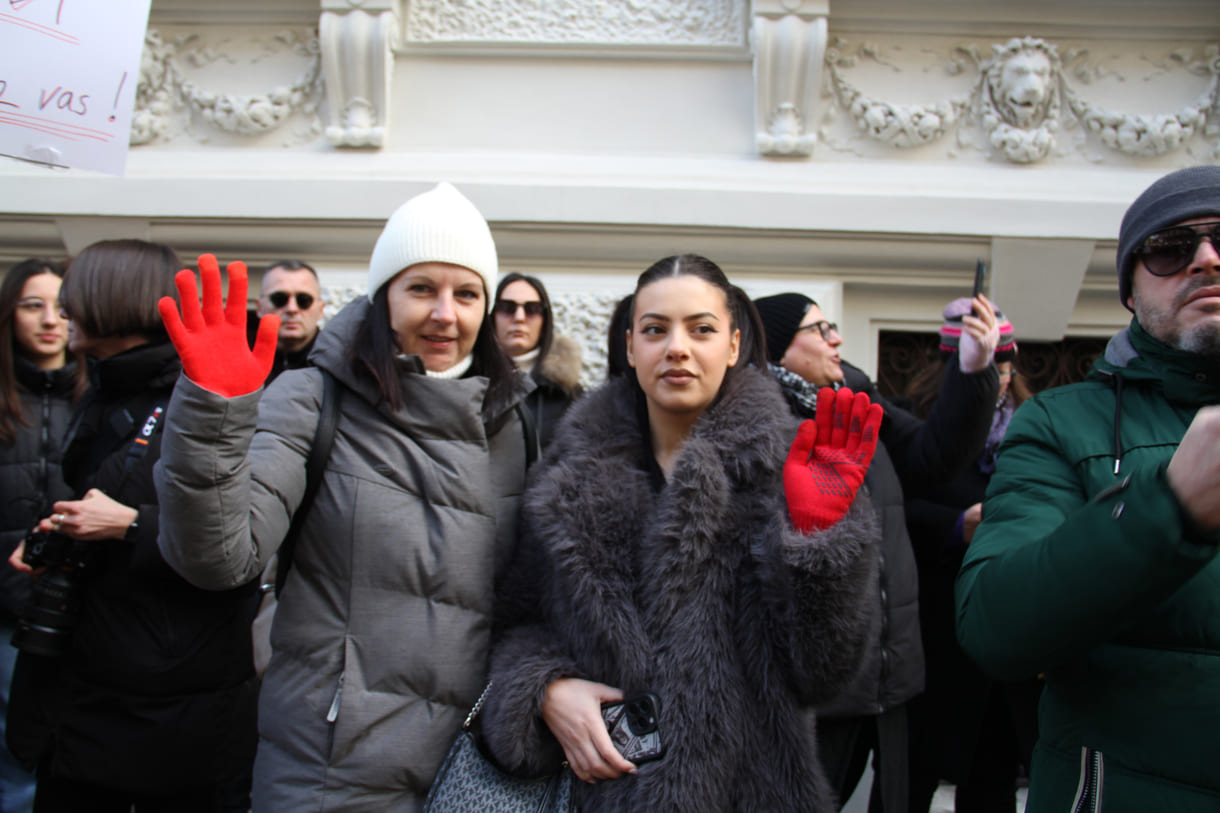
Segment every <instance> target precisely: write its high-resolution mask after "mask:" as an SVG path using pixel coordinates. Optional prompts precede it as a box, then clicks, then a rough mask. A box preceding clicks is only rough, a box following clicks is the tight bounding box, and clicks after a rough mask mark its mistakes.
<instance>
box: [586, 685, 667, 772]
mask: <svg viewBox="0 0 1220 813" xmlns="http://www.w3.org/2000/svg"><path fill="white" fill-rule="evenodd" d="M660 718H661V699H660V698H659V697H657V696H656V695H655V694H642V695H639V696H638V697H632V698H628V699H627V700H623V701H621V702H617V703H604V704H602V719H603V720H605V721H606V730H607V731H609V732H610V739H611V740H613V741H614V747H615V748H617V749H618V752H619V753H620V754H622V755H623V758H624V759H626V760H628V761H629V762H633V763H635V764H636V765H639V764H640V763H641V762H648V761H650V760H654V759H660V758H661V757H662V756H664V755H665V745H664V743H662V742H661V731H660V727H659V725H660Z"/></svg>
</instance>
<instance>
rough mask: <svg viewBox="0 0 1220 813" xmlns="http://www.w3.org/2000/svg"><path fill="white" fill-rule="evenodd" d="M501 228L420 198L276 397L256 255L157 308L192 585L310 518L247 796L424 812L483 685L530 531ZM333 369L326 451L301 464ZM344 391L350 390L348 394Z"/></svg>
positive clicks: (169, 448)
mask: <svg viewBox="0 0 1220 813" xmlns="http://www.w3.org/2000/svg"><path fill="white" fill-rule="evenodd" d="M497 265H498V263H497V258H496V249H495V244H494V242H493V240H492V236H491V230H490V229H489V228H488V225H487V222H486V221H485V220H484V219H483V216H482V215H481V214H480V213H479V212H478V210H477V209H476V208H475V207H474V205H473V204H472V203H471V202H470V201H469V200H467V199H466V198H465V197H464V196H462V195H461V194H460V193H459V192H458V191H457V190H456V189H454V188H453V187H452V186H450V185H449V184H440V185H439V186H437V187H436V188H435V189H432V190H431V191H429V192H425V193H424V194H421V195H418V196H416V197H414V198H412V199H411V200H408V201H407V202H406V203H404V204H403V205H402V206H401V207H399V209H398V210H397V211H396V212H395V213H394V214H393V215H391V217H390V219H389V220H388V221H387V223H386V225H385V228H384V230H383V231H382V233H381V236H380V237H379V238H378V240H377V244H376V246H375V247H374V249H373V254H372V257H371V260H370V263H369V275H368V294H367V297H360V298H359V299H357V300H355V301H353V302H351V303H349V304H348V305H347V306H345V307H344V308H343V310H342V311H340V312H339V313H338V314H337V315H336V316H335V317H334V318H333V319H331V320H330V321H329V322H328V323H327V325H326V330H324V331H322V333H321V334H320V335H319V337H318V341H317V344H316V345H315V346H314V351H313V355H312V356H311V360H312V361H313V363H314V367H312V368H306V369H301V370H288V371H286V372H284V373H283V374H282V375H281V376H279V377H278V378H276V380H275V381H274V382H273V383H272V385H271V386H270V387H269V388H268V389H267V390H266V391H263V390H262V389H261V385H262V382H263V379H264V377H265V376H266V371H267V366H268V365H269V364H270V362H271V355H272V353H273V352H274V347H275V332H276V327H277V326H276V320H275V319H274V317H270V316H268V317H264V322H263V324H262V325H261V326H260V332H259V338H258V341H257V342H256V344H255V348H254V351H253V352H251V350H250V348H249V346H248V345H247V343H246V339H245V291H246V288H245V285H246V274H245V267H244V266H243V265H242V264H240V263H232V264H230V265H229V268H228V271H229V301H228V306H227V309H226V308H223V307H222V305H221V295H220V273H219V269H218V267H217V265H216V261H215V258H213V257H210V256H205V257H202V258H200V270H201V272H202V275H203V302H202V308H201V307H200V305H199V302H198V300H197V299H196V296H195V284H194V280H193V279H192V278H191V275H190V274H189V272H184V273H182V274H180V275H179V290H180V292H181V294H182V315H181V316H179V314H178V310H177V307H176V306H175V305H174V303H173V302H172V301H168V300H167V301H166V302H163V303H162V313H163V315H164V316H165V319H166V325H167V326H168V327H169V328H170V334H171V336H173V340H174V342H175V344H176V345H177V346H178V347H179V349H180V351H181V353H182V359H183V366H184V372H185V374H186V375H185V378H183V379H182V380H181V381H180V383H179V385H178V389H177V390H176V391H175V393H174V400H173V402H172V404H171V406H170V410H169V424H168V428H167V430H166V438H165V450H164V454H163V457H162V466H161V468H159V469H158V481H157V488H158V491H159V492H160V494H161V496H162V502H161V531H162V538H161V546H162V550H163V551H164V552H165V554H166V556H167V558H168V559H169V560H170V561H171V562H172V563H173V564H174V567H176V568H178V569H179V571H180V572H182V573H183V574H184V575H186V576H187V577H188V578H190V579H191V580H192V581H193V582H194V583H196V584H198V585H200V586H203V587H208V588H213V589H220V588H224V587H231V586H234V585H238V584H242V583H244V582H246V581H248V580H249V579H253V578H256V577H257V576H258V575H259V573H261V572H262V570H263V568H264V567H265V566H266V563H267V561H268V559H270V557H271V556H272V554H274V553H276V551H277V549H279V550H280V554H281V555H283V553H284V549H280V544H281V542H282V541H283V540H284V537H285V534H286V533H287V531H288V529H289V527H290V526H291V524H292V522H293V517H294V516H295V515H297V514H298V512H299V511H305V512H306V513H305V514H304V522H303V524H302V525H300V533H299V535H297V537H296V541H295V546H294V548H293V551H294V552H293V555H292V558H291V569H290V570H289V571H288V573H287V577H286V579H285V580H284V581H283V585H282V586H283V590H282V592H281V594H280V597H279V604H278V607H277V609H276V612H275V620H274V622H273V624H272V628H271V650H272V651H271V661H270V664H269V665H268V667H267V672H266V674H265V676H264V678H263V685H262V692H261V694H260V696H259V734H260V737H261V740H260V742H259V747H258V758H257V760H256V762H255V767H254V773H255V781H254V808H255V810H259V811H296V810H311V811H320V810H326V811H330V810H370V811H372V810H376V811H381V810H395V811H414V810H418V809H420V807H421V806H422V804H423V801H424V798H425V796H426V795H427V793H428V789H429V787H430V786H431V784H432V780H433V777H434V776H435V775H436V772H437V769H438V768H439V767H440V764H441V762H442V760H443V759H444V757H445V753H446V751H447V749H448V748H449V745H450V743H451V742H452V740H453V738H454V736H455V735H456V734H457V732H458V730H459V729H460V727H461V724H462V720H463V718H464V717H465V716H466V714H467V712H468V711H469V710H470V708H471V706H472V705H473V704H474V701H475V700H476V699H477V698H478V696H479V691H480V689H481V688H482V686H483V682H484V680H485V679H486V670H487V648H488V643H489V638H490V627H491V611H492V599H493V595H494V583H495V580H496V578H497V576H498V575H499V573H500V570H501V565H502V564H503V563H505V562H506V561H507V560H508V559H509V558H510V557H511V554H512V551H513V548H514V546H515V544H516V518H517V504H518V502H519V499H520V493H521V489H522V486H523V481H524V477H525V465H526V459H527V457H526V455H527V447H526V439H525V432H524V431H523V426H522V423H521V420H520V418H519V417H518V410H517V409H516V406H517V404H519V403H520V401H521V399H522V396H523V395H524V393H525V391H526V390H527V388H528V386H529V385H528V381H527V379H526V378H525V376H524V375H520V374H517V373H515V372H514V371H513V369H512V366H511V364H510V363H509V361H508V359H507V357H506V356H505V355H504V354H503V352H502V351H501V350H500V348H499V346H498V345H497V344H496V337H495V334H494V332H493V329H492V322H491V320H490V319H489V318H488V312H489V310H490V308H489V304H490V301H491V300H490V294H491V292H492V291H494V290H495V280H496V272H497ZM326 376H330V377H331V378H332V380H333V382H334V384H336V385H337V387H336V389H337V393H338V398H339V401H338V413H337V420H338V423H337V427H336V430H335V433H334V436H333V446H332V447H331V449H330V452H329V454H328V456H327V458H326V461H325V468H324V470H323V471H322V474H321V480H320V486H319V487H318V489H317V492H316V495H315V496H314V498H313V500H312V502H311V504H310V505H308V506H302V504H301V503H302V499H303V496H304V494H305V490H306V481H307V475H306V471H307V460H308V458H309V457H310V452H311V447H312V446H313V444H314V439H315V437H318V435H317V431H318V426H319V423H320V420H319V413H320V412H322V411H323V400H324V397H325V396H324V392H325V383H324V382H325V377H326ZM332 403H333V402H332Z"/></svg>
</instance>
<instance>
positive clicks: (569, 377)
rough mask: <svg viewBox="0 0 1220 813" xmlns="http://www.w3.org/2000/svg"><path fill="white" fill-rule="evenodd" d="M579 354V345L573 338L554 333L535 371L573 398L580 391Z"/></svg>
mask: <svg viewBox="0 0 1220 813" xmlns="http://www.w3.org/2000/svg"><path fill="white" fill-rule="evenodd" d="M580 355H581V354H580V345H579V344H577V343H576V340H575V339H570V338H568V337H567V336H561V335H560V334H558V333H556V334H555V335H554V336H553V337H551V349H550V350H548V351H547V354H546V357H545V358H543V359H542V363H541V364H539V365H538V367H537V372H538V374H539V375H540V376H542V377H543V378H544V379H546V380H547V381H549V382H550V383H552V384H554V385H555V386H556V387H558V388H559V389H561V390H563V392H564V394H565V395H567V396H568V397H569V398H575V397H576V396H577V395H578V394H579V393H580Z"/></svg>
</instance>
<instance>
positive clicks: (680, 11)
mask: <svg viewBox="0 0 1220 813" xmlns="http://www.w3.org/2000/svg"><path fill="white" fill-rule="evenodd" d="M746 8H747V4H746V3H742V2H740V0H632V2H627V3H622V2H607V0H601V2H588V3H566V2H565V3H540V2H538V0H433V1H432V2H428V3H408V4H407V10H406V18H405V20H404V26H405V36H404V40H405V42H406V43H407V45H514V44H529V45H534V46H536V45H547V44H550V45H561V46H562V45H595V46H596V45H608V46H654V47H664V48H670V47H674V46H684V47H689V46H704V47H712V48H741V47H742V46H743V45H744V44H745V32H746Z"/></svg>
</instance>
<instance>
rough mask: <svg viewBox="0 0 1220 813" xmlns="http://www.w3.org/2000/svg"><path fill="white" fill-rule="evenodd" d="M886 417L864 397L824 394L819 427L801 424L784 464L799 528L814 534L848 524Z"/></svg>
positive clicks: (787, 493)
mask: <svg viewBox="0 0 1220 813" xmlns="http://www.w3.org/2000/svg"><path fill="white" fill-rule="evenodd" d="M881 417H882V409H881V405H880V404H874V403H872V402H871V401H869V398H868V395H866V394H865V393H863V392H859V393H855V394H853V393H852V391H851V390H849V389H847V388H844V389H841V390H839V391H838V392H835V391H834V390H833V389H831V388H830V387H823V388H822V389H821V390H820V391H819V392H818V406H817V411H816V419H817V422H816V423H815V422H814V421H804V422H803V423H801V427H800V429H799V430H798V431H797V433H796V440H794V441H793V442H792V448H790V449H789V450H788V459H787V460H786V461H785V462H784V496H786V497H787V498H788V516H789V517H791V518H792V525H793V527H795V528H796V529H797V530H799V531H801V532H802V533H810V532H811V531H820V530H823V529H825V528H829V527H830V526H831V525H834V524H835V523H836V522H838V521H839V520H840V519H842V518H843V515H844V514H846V513H847V509H848V508H849V507H850V506H851V503H852V500H854V499H855V498H856V491H857V490H858V489H859V488H860V483H862V482H863V481H864V474H865V473H866V472H867V471H868V466H869V464H870V463H871V462H872V461H873V452H875V451H876V450H877V433H878V431H879V430H880V428H881Z"/></svg>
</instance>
